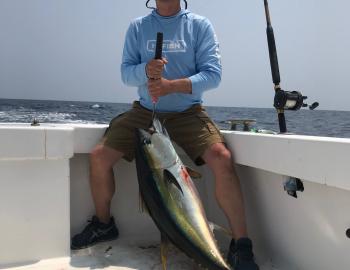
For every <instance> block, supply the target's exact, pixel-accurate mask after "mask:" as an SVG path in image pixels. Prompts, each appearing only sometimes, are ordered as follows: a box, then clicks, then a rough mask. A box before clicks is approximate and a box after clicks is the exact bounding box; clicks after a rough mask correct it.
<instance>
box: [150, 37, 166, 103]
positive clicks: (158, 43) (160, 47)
mask: <svg viewBox="0 0 350 270" xmlns="http://www.w3.org/2000/svg"><path fill="white" fill-rule="evenodd" d="M162 54H163V33H162V32H158V33H157V41H156V51H155V54H154V59H162ZM157 101H158V98H155V97H152V103H153V104H155V103H157Z"/></svg>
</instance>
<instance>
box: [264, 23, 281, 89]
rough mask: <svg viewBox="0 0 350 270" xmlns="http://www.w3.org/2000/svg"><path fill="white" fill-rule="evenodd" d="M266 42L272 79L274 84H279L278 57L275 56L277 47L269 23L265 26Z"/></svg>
mask: <svg viewBox="0 0 350 270" xmlns="http://www.w3.org/2000/svg"><path fill="white" fill-rule="evenodd" d="M266 35H267V43H268V45H269V55H270V65H271V73H272V80H273V83H274V84H275V85H278V84H280V82H281V78H280V70H279V67H278V58H277V49H276V43H275V35H274V33H273V28H272V26H271V25H268V26H267V28H266Z"/></svg>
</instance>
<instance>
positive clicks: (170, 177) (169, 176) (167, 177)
mask: <svg viewBox="0 0 350 270" xmlns="http://www.w3.org/2000/svg"><path fill="white" fill-rule="evenodd" d="M163 174H164V179H165V180H166V181H167V183H169V184H173V185H175V186H176V187H177V188H178V189H179V190H180V191H181V193H182V194H183V191H182V188H181V186H180V184H179V182H178V181H177V179H176V177H175V176H174V175H173V174H172V173H171V172H170V171H168V170H164V172H163Z"/></svg>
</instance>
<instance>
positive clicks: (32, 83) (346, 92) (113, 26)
mask: <svg viewBox="0 0 350 270" xmlns="http://www.w3.org/2000/svg"><path fill="white" fill-rule="evenodd" d="M151 2H152V1H151ZM126 3H127V4H126ZM144 3H145V1H141V0H129V1H120V0H74V1H72V0H1V1H0V98H24V99H51V100H52V99H59V100H82V101H100V102H101V101H106V102H131V101H132V100H134V99H137V95H136V89H134V88H130V87H126V86H124V85H123V84H122V82H121V79H120V71H119V67H120V59H121V53H122V46H123V41H124V34H125V31H126V29H127V27H128V24H129V22H130V20H131V19H133V18H135V17H138V16H141V15H144V14H147V13H148V12H149V10H148V9H146V8H145V6H144ZM188 4H189V9H190V10H191V11H192V12H196V13H199V14H202V15H204V16H206V17H208V18H209V19H210V20H211V22H212V23H213V25H214V27H215V29H216V32H217V36H218V38H219V41H220V49H221V54H222V63H223V79H222V83H221V85H220V87H219V88H218V89H215V90H212V91H209V92H208V93H207V94H205V96H204V103H205V104H206V105H215V106H232V107H272V102H273V95H274V92H273V85H272V79H271V72H270V66H269V59H268V49H267V42H266V34H265V28H266V22H265V15H264V5H263V0H250V1H243V0H242V1H232V0H220V1H209V0H188ZM269 4H270V12H271V18H272V25H273V27H274V31H275V37H276V43H277V49H278V56H279V64H280V73H281V80H282V87H283V88H285V89H286V90H291V91H292V90H298V91H302V93H303V94H304V95H307V96H308V97H309V103H312V102H313V101H316V100H317V101H319V102H320V104H321V106H320V108H321V109H335V110H350V102H349V100H350V86H349V81H348V77H350V76H349V74H350V52H349V48H350V29H349V26H350V16H348V14H347V13H348V10H350V2H349V1H346V0H333V1H316V0H304V1H302V0H294V1H287V0H270V1H269Z"/></svg>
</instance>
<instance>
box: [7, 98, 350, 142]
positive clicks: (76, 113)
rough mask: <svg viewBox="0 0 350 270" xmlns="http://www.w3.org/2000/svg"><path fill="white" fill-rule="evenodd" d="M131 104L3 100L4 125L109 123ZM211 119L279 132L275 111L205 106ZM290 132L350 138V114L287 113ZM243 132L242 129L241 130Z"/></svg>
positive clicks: (323, 111) (217, 121) (326, 112)
mask: <svg viewBox="0 0 350 270" xmlns="http://www.w3.org/2000/svg"><path fill="white" fill-rule="evenodd" d="M130 107H131V104H126V103H105V102H77V101H43V100H14V99H0V123H8V122H20V123H30V122H31V121H32V120H33V119H34V118H36V119H37V120H39V122H41V123H99V124H107V123H109V121H110V120H111V119H112V118H113V117H115V116H116V115H118V114H120V113H122V112H124V111H126V110H128V109H129V108H130ZM205 108H206V110H207V112H208V114H209V115H210V117H211V118H212V119H213V120H214V121H215V123H216V124H217V125H218V126H219V127H220V128H222V129H229V128H230V125H229V124H228V123H226V121H227V120H230V119H254V120H256V123H255V124H253V125H252V128H256V129H267V130H273V131H276V132H278V131H279V128H278V121H277V114H276V111H275V109H273V108H271V109H269V108H236V107H214V106H205ZM286 120H287V129H288V132H292V133H295V134H300V135H313V136H327V137H340V138H350V112H349V111H327V110H317V109H316V110H314V111H311V110H308V109H302V110H299V111H295V112H294V111H287V112H286ZM239 129H242V128H241V127H238V130H239Z"/></svg>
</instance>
